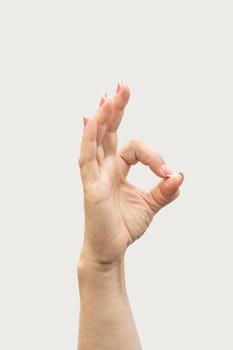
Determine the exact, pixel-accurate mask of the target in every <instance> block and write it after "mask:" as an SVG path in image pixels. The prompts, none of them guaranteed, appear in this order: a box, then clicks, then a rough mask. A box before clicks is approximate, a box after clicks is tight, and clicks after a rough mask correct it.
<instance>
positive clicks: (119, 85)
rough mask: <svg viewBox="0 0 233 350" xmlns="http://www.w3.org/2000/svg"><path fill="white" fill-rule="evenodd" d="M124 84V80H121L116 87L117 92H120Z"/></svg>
mask: <svg viewBox="0 0 233 350" xmlns="http://www.w3.org/2000/svg"><path fill="white" fill-rule="evenodd" d="M122 85H123V81H122V80H119V81H118V84H117V87H116V94H118V93H119V92H120V91H121V88H122Z"/></svg>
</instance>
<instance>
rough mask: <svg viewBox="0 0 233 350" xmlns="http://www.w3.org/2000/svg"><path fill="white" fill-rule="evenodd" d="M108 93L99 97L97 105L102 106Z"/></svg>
mask: <svg viewBox="0 0 233 350" xmlns="http://www.w3.org/2000/svg"><path fill="white" fill-rule="evenodd" d="M107 97H108V95H107V94H103V95H102V97H101V99H100V103H99V107H102V106H103V104H104V102H105V101H106V99H107Z"/></svg>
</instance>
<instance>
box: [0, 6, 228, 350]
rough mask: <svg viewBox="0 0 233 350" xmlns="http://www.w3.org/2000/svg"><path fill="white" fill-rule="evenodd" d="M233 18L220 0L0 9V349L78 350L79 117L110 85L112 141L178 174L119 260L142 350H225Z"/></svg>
mask: <svg viewBox="0 0 233 350" xmlns="http://www.w3.org/2000/svg"><path fill="white" fill-rule="evenodd" d="M232 16H233V7H232V1H226V0H221V1H214V0H212V1H207V0H201V1H200V0H196V1H184V0H183V1H180V0H178V1H172V0H168V1H149V0H144V1H138V2H135V1H127V0H126V1H123V0H119V1H112V0H108V1H107V0H99V1H94V0H93V1H87V0H85V1H78V0H76V1H70V0H66V1H64V0H63V1H59V0H57V1H53V0H40V1H29V0H28V1H25V0H22V1H16V0H15V1H11V0H8V1H6V0H2V1H1V4H0V50H1V53H0V118H1V122H0V123H1V124H0V143H1V145H0V153H1V155H0V159H1V164H0V168H1V170H0V177H1V181H0V203H1V209H0V214H1V219H0V235H1V236H0V278H1V280H0V322H1V325H0V330H1V331H0V333H1V336H0V348H1V349H4V350H13V349H24V350H31V349H34V350H37V349H38V350H41V349H43V350H44V349H48V350H51V349H56V350H60V349H76V346H77V330H78V315H79V296H78V286H77V278H76V265H77V261H78V257H79V251H80V248H81V244H82V235H83V207H82V187H81V181H80V178H79V169H78V166H77V158H78V152H79V144H80V137H81V133H82V116H83V115H84V114H87V115H93V114H94V112H95V110H96V107H97V104H98V102H99V99H100V97H101V94H102V93H104V92H107V93H108V94H109V95H112V94H113V93H114V90H115V86H116V84H117V81H118V80H119V79H123V80H124V81H125V82H126V83H127V84H128V85H129V86H130V88H131V100H130V103H129V105H128V108H127V110H126V114H125V118H124V120H123V122H122V125H121V128H120V134H119V140H120V144H123V143H124V142H126V141H127V140H128V139H129V138H132V137H139V138H141V139H143V140H144V141H145V142H146V143H148V144H149V145H151V146H153V147H154V148H155V149H157V150H159V151H160V152H161V153H162V155H163V156H164V158H165V159H166V161H167V164H168V166H169V167H170V168H172V170H174V171H179V170H182V171H183V172H184V173H185V176H186V179H185V182H184V184H183V186H182V193H181V196H180V198H179V199H178V200H177V201H176V202H175V203H173V204H172V205H171V206H169V207H166V208H165V209H164V210H163V211H161V212H160V213H159V215H158V216H157V217H156V218H155V220H154V221H153V223H152V225H151V226H150V229H149V230H148V231H147V233H146V234H145V235H144V237H143V238H141V239H140V240H139V241H137V242H136V243H135V245H132V246H131V247H130V248H129V251H128V254H127V258H126V273H127V286H128V294H129V298H130V300H131V305H132V309H133V313H134V317H135V320H136V323H137V327H138V331H139V334H140V338H141V341H142V344H143V348H144V349H158V350H171V349H179V350H187V349H189V350H192V349H195V350H196V349H198V350H206V349H212V350H213V349H224V350H230V349H231V350H232V349H233V336H232V329H233V302H232V295H233V283H232V268H233V254H232V250H233V238H232V234H233V224H232V195H233V185H232V176H233V166H232V145H233V142H232V127H231V119H232V114H233V113H232V112H233V104H232V93H233V68H232V66H233V64H232V62H233V48H232V43H233V40H232V39H233V21H232ZM130 178H131V180H132V181H134V182H136V183H137V184H139V185H141V186H142V187H146V188H149V187H151V186H152V185H153V184H154V183H155V181H157V179H156V178H155V176H153V175H152V174H151V173H150V172H149V170H148V169H144V168H143V167H142V166H140V165H138V166H135V168H134V169H133V170H132V172H131V174H130Z"/></svg>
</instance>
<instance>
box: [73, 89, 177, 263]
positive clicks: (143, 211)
mask: <svg viewBox="0 0 233 350" xmlns="http://www.w3.org/2000/svg"><path fill="white" fill-rule="evenodd" d="M129 95H130V92H129V88H128V87H127V86H126V85H122V84H118V87H117V90H116V95H115V96H114V98H113V100H110V99H109V98H104V97H102V99H101V101H100V106H99V109H98V110H97V112H96V115H95V116H94V118H92V119H87V118H84V124H85V126H84V131H83V139H82V145H81V152H80V157H79V166H80V171H81V177H82V182H83V190H84V205H85V235H84V242H83V248H82V252H81V255H82V256H84V257H85V258H87V259H89V260H92V261H93V262H96V263H100V264H110V263H114V262H117V261H118V260H119V259H120V258H121V257H122V256H123V255H124V253H125V251H126V248H127V247H128V246H129V245H130V244H131V243H132V242H134V241H135V240H136V239H138V238H140V237H141V236H142V234H143V233H144V232H145V230H146V229H147V227H148V226H149V224H150V222H151V220H152V218H153V216H154V215H155V214H156V213H157V212H158V211H159V210H160V209H161V208H162V207H163V206H165V205H166V204H168V203H170V202H171V201H172V200H174V199H175V198H176V197H177V196H178V194H179V186H180V185H181V183H182V181H183V175H182V174H181V173H179V174H176V175H172V174H171V171H169V169H168V168H167V167H166V165H165V163H164V161H163V158H162V157H161V156H160V155H159V154H158V153H157V152H155V151H154V150H153V149H151V148H150V147H148V146H146V145H144V143H142V142H141V141H138V140H131V141H129V142H128V144H126V146H125V147H123V148H122V149H121V150H120V151H119V152H117V129H118V127H119V125H120V122H121V119H122V116H123V113H124V108H125V106H126V104H127V102H128V100H129ZM137 162H141V163H143V164H144V165H147V166H149V167H150V169H151V171H152V172H153V173H154V174H156V175H157V176H159V177H160V178H162V180H161V181H160V182H159V183H158V184H157V185H155V187H153V188H152V189H151V190H150V191H148V192H145V191H143V190H141V189H139V188H137V187H136V186H134V185H133V184H131V183H129V182H128V181H127V179H126V177H127V174H128V172H129V169H130V167H131V166H132V165H134V164H136V163H137Z"/></svg>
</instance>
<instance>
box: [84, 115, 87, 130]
mask: <svg viewBox="0 0 233 350" xmlns="http://www.w3.org/2000/svg"><path fill="white" fill-rule="evenodd" d="M87 122H88V118H87V117H85V116H84V117H83V126H84V128H85V126H86V125H87Z"/></svg>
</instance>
